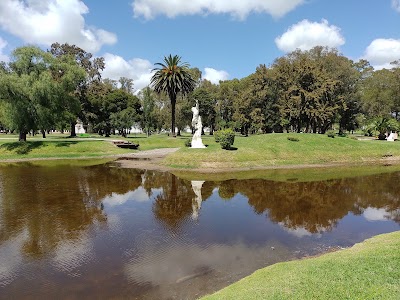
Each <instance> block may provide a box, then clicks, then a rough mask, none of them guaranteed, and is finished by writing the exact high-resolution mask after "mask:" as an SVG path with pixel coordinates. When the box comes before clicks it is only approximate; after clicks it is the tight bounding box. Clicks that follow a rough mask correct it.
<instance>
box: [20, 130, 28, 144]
mask: <svg viewBox="0 0 400 300" xmlns="http://www.w3.org/2000/svg"><path fill="white" fill-rule="evenodd" d="M19 141H20V142H26V131H23V130H21V131H20V132H19Z"/></svg>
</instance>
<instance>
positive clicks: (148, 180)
mask: <svg viewBox="0 0 400 300" xmlns="http://www.w3.org/2000/svg"><path fill="white" fill-rule="evenodd" d="M143 185H144V187H145V188H146V187H147V188H146V190H148V189H149V188H148V187H149V186H151V187H153V188H161V189H162V193H161V194H160V195H158V196H157V197H156V199H155V201H154V204H153V212H154V215H155V217H156V219H157V220H159V221H161V222H162V223H164V224H165V225H167V227H168V228H169V229H172V230H176V229H178V228H179V226H180V225H181V223H182V221H184V220H185V219H186V218H187V217H188V216H190V215H191V214H192V200H193V199H194V197H195V195H194V192H193V190H192V185H191V183H190V181H185V180H182V179H179V178H177V177H176V176H175V175H173V174H170V173H161V172H153V171H146V172H145V174H144V183H143Z"/></svg>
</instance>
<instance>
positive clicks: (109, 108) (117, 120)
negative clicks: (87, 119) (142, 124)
mask: <svg viewBox="0 0 400 300" xmlns="http://www.w3.org/2000/svg"><path fill="white" fill-rule="evenodd" d="M98 87H99V89H98V91H97V94H96V96H94V98H93V99H90V101H91V103H92V104H93V106H94V107H95V111H96V117H95V118H94V120H93V123H94V129H95V130H96V131H97V132H99V133H100V134H105V136H106V137H109V136H110V134H111V132H113V131H114V130H116V129H117V130H118V131H119V132H120V133H121V134H122V135H123V136H125V135H126V132H127V130H128V129H129V128H131V127H132V126H133V125H134V124H135V123H136V122H139V120H140V114H141V112H140V109H141V105H140V101H139V99H138V98H137V97H136V96H134V95H132V94H130V93H128V92H126V91H124V90H122V89H112V88H110V87H109V86H107V85H105V84H99V85H98Z"/></svg>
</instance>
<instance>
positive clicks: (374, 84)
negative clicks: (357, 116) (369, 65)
mask: <svg viewBox="0 0 400 300" xmlns="http://www.w3.org/2000/svg"><path fill="white" fill-rule="evenodd" d="M392 75H393V74H392V71H390V70H387V69H383V70H378V71H375V72H373V74H372V75H371V76H370V77H368V78H367V79H365V80H364V83H363V88H362V96H361V97H362V106H363V109H364V111H365V112H366V113H367V115H368V116H369V117H370V118H377V117H380V118H383V117H386V118H389V117H390V116H391V114H392V112H394V110H395V102H394V99H395V96H394V93H393V89H392V87H393V84H392V80H391V78H392Z"/></svg>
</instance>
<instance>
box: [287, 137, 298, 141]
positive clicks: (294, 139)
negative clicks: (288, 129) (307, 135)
mask: <svg viewBox="0 0 400 300" xmlns="http://www.w3.org/2000/svg"><path fill="white" fill-rule="evenodd" d="M287 139H288V141H292V142H298V141H300V140H299V139H298V138H297V137H293V136H288V137H287Z"/></svg>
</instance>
